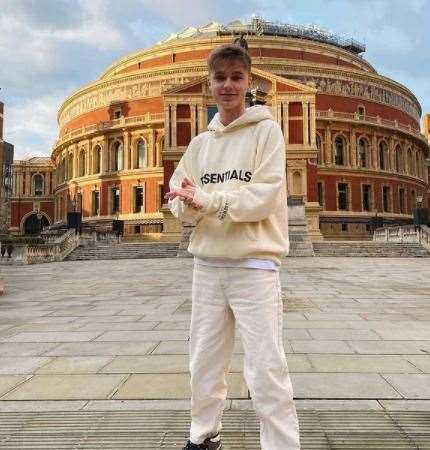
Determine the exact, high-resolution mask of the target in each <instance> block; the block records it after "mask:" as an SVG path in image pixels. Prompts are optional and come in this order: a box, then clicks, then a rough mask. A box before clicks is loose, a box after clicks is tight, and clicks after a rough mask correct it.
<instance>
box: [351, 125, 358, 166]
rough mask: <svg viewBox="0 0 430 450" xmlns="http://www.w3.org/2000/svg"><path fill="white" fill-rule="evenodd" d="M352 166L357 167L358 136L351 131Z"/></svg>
mask: <svg viewBox="0 0 430 450" xmlns="http://www.w3.org/2000/svg"><path fill="white" fill-rule="evenodd" d="M350 145H351V165H352V167H357V135H356V133H355V130H354V129H352V130H351V142H350Z"/></svg>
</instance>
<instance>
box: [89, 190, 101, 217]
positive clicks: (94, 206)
mask: <svg viewBox="0 0 430 450" xmlns="http://www.w3.org/2000/svg"><path fill="white" fill-rule="evenodd" d="M92 197H93V198H92V202H91V215H92V216H98V215H99V212H100V193H99V191H93V194H92Z"/></svg>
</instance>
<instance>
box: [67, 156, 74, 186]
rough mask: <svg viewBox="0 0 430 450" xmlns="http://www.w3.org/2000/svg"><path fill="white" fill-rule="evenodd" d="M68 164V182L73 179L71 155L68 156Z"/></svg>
mask: <svg viewBox="0 0 430 450" xmlns="http://www.w3.org/2000/svg"><path fill="white" fill-rule="evenodd" d="M67 158H68V162H67V171H68V174H67V178H68V179H69V180H70V179H71V178H73V154H70V155H69V156H68V157H67Z"/></svg>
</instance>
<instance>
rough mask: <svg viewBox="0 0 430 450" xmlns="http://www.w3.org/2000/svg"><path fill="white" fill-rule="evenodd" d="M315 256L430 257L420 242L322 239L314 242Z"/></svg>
mask: <svg viewBox="0 0 430 450" xmlns="http://www.w3.org/2000/svg"><path fill="white" fill-rule="evenodd" d="M313 247H314V252H315V256H342V257H354V256H357V257H386V258H415V257H430V253H429V252H428V251H427V250H426V249H425V248H424V247H423V246H421V245H420V244H418V243H412V242H410V243H405V242H404V243H396V242H374V241H322V242H314V243H313Z"/></svg>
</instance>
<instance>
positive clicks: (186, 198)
mask: <svg viewBox="0 0 430 450" xmlns="http://www.w3.org/2000/svg"><path fill="white" fill-rule="evenodd" d="M195 192H196V186H195V184H194V183H193V182H192V181H191V180H190V179H189V178H187V177H184V179H183V180H182V181H181V187H180V188H177V189H173V190H172V191H170V192H168V193H167V194H166V195H165V196H164V198H166V199H169V200H173V199H174V198H176V197H179V199H180V200H181V201H182V202H184V203H185V204H186V205H188V206H189V207H191V208H193V209H196V210H199V209H202V208H203V205H200V204H199V203H197V202H194V201H193V198H194V194H195Z"/></svg>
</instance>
